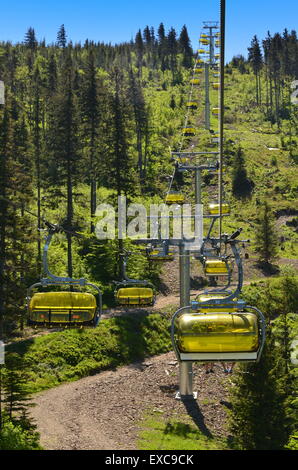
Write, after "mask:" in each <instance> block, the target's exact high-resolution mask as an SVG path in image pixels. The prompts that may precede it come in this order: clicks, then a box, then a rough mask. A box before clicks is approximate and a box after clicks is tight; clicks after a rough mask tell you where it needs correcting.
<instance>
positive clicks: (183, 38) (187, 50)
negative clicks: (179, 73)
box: [179, 25, 193, 68]
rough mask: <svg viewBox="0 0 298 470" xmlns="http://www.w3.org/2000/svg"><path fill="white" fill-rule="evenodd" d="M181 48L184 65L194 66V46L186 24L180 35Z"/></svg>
mask: <svg viewBox="0 0 298 470" xmlns="http://www.w3.org/2000/svg"><path fill="white" fill-rule="evenodd" d="M179 48H180V51H181V52H182V54H183V59H182V65H183V67H186V68H190V67H192V55H193V53H192V48H191V45H190V39H189V36H188V31H187V28H186V26H185V25H184V26H183V28H182V30H181V33H180V36H179Z"/></svg>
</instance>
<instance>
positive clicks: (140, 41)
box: [135, 29, 144, 77]
mask: <svg viewBox="0 0 298 470" xmlns="http://www.w3.org/2000/svg"><path fill="white" fill-rule="evenodd" d="M135 45H136V51H137V67H138V71H139V77H141V76H142V65H143V55H144V43H143V39H142V33H141V30H140V29H139V31H138V32H137V34H136V38H135Z"/></svg>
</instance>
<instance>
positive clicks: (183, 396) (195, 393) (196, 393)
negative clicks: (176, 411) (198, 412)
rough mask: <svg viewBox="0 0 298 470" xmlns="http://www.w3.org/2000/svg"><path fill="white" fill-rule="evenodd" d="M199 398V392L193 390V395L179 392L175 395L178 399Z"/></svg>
mask: <svg viewBox="0 0 298 470" xmlns="http://www.w3.org/2000/svg"><path fill="white" fill-rule="evenodd" d="M197 398H198V392H193V393H192V395H181V393H180V392H177V393H176V395H175V399H176V400H196V399H197Z"/></svg>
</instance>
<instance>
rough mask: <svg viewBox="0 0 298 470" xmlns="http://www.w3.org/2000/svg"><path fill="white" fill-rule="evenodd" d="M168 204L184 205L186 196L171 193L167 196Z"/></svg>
mask: <svg viewBox="0 0 298 470" xmlns="http://www.w3.org/2000/svg"><path fill="white" fill-rule="evenodd" d="M165 202H166V204H182V203H183V202H184V194H181V193H169V194H167V195H166V199H165Z"/></svg>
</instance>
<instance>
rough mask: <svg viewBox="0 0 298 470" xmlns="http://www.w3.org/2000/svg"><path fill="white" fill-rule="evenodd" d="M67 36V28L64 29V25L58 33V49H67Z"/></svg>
mask: <svg viewBox="0 0 298 470" xmlns="http://www.w3.org/2000/svg"><path fill="white" fill-rule="evenodd" d="M66 38H67V34H66V31H65V27H64V24H63V25H61V26H60V29H59V31H58V33H57V46H58V47H62V48H63V49H64V48H65V47H66V45H67V39H66Z"/></svg>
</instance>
